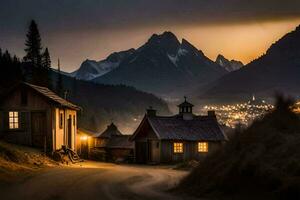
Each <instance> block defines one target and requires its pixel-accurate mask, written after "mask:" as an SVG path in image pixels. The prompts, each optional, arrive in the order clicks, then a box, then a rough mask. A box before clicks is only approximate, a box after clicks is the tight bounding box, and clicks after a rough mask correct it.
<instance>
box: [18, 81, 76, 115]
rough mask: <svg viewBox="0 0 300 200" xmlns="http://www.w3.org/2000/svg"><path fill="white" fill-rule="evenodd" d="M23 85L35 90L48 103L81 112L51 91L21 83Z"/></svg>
mask: <svg viewBox="0 0 300 200" xmlns="http://www.w3.org/2000/svg"><path fill="white" fill-rule="evenodd" d="M23 84H24V85H26V86H28V87H30V88H31V89H33V90H35V91H36V92H38V93H39V94H41V95H43V96H44V97H46V98H48V99H49V100H50V101H52V102H54V103H56V104H59V105H61V106H63V107H67V108H70V109H73V110H81V108H80V107H79V106H77V105H75V104H73V103H71V102H69V101H67V100H65V99H63V98H61V97H60V96H58V95H57V94H55V93H54V92H52V91H51V90H49V89H48V88H46V87H41V86H37V85H33V84H29V83H23Z"/></svg>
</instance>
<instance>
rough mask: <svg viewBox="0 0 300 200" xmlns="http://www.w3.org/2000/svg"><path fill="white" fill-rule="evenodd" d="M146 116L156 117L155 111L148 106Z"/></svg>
mask: <svg viewBox="0 0 300 200" xmlns="http://www.w3.org/2000/svg"><path fill="white" fill-rule="evenodd" d="M147 115H148V116H149V117H155V116H156V110H155V109H153V108H152V106H150V107H149V108H148V109H147Z"/></svg>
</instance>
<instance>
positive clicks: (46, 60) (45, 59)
mask: <svg viewBox="0 0 300 200" xmlns="http://www.w3.org/2000/svg"><path fill="white" fill-rule="evenodd" d="M42 66H43V67H45V68H51V59H50V54H49V51H48V48H46V49H45V51H44V53H43V55H42Z"/></svg>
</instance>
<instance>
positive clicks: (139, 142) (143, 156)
mask: <svg viewBox="0 0 300 200" xmlns="http://www.w3.org/2000/svg"><path fill="white" fill-rule="evenodd" d="M157 140H158V138H157V136H156V134H155V133H154V131H153V130H152V128H151V127H150V125H149V124H148V122H146V123H145V124H144V126H143V127H142V128H141V129H140V130H139V132H138V134H137V135H136V137H135V139H134V146H135V150H134V157H135V162H137V163H148V162H151V158H150V157H151V156H150V155H151V153H150V151H151V150H150V149H149V145H150V141H157ZM159 152H160V151H159ZM155 160H159V161H160V153H158V154H156V158H155Z"/></svg>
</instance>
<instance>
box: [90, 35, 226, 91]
mask: <svg viewBox="0 0 300 200" xmlns="http://www.w3.org/2000/svg"><path fill="white" fill-rule="evenodd" d="M226 73H227V70H225V69H224V68H222V67H221V66H220V65H218V64H216V63H215V62H213V61H211V60H210V59H209V58H207V57H206V56H205V55H204V54H203V52H202V51H201V50H198V49H197V48H195V47H194V46H193V45H192V44H190V43H189V42H188V41H186V40H185V39H183V40H182V42H179V41H178V39H177V37H176V36H175V35H174V34H173V33H171V32H164V33H163V34H161V35H157V34H154V35H152V36H151V38H150V39H149V40H148V41H147V42H146V43H145V44H144V45H142V46H141V47H140V48H138V49H137V50H135V51H133V53H132V54H131V55H129V56H128V57H126V58H125V59H124V60H122V62H121V63H120V64H119V66H118V67H117V68H115V69H113V70H111V71H110V72H108V73H106V74H104V75H103V76H99V77H98V78H95V79H93V81H94V82H97V83H104V84H113V85H116V84H125V85H129V86H134V87H136V88H138V89H140V90H143V91H147V92H151V93H154V94H156V95H159V96H163V97H182V96H183V95H184V94H187V93H188V92H190V91H193V90H194V89H195V88H196V87H197V86H199V85H203V84H206V83H207V82H211V81H213V80H216V79H217V78H219V77H221V76H222V75H224V74H226Z"/></svg>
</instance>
